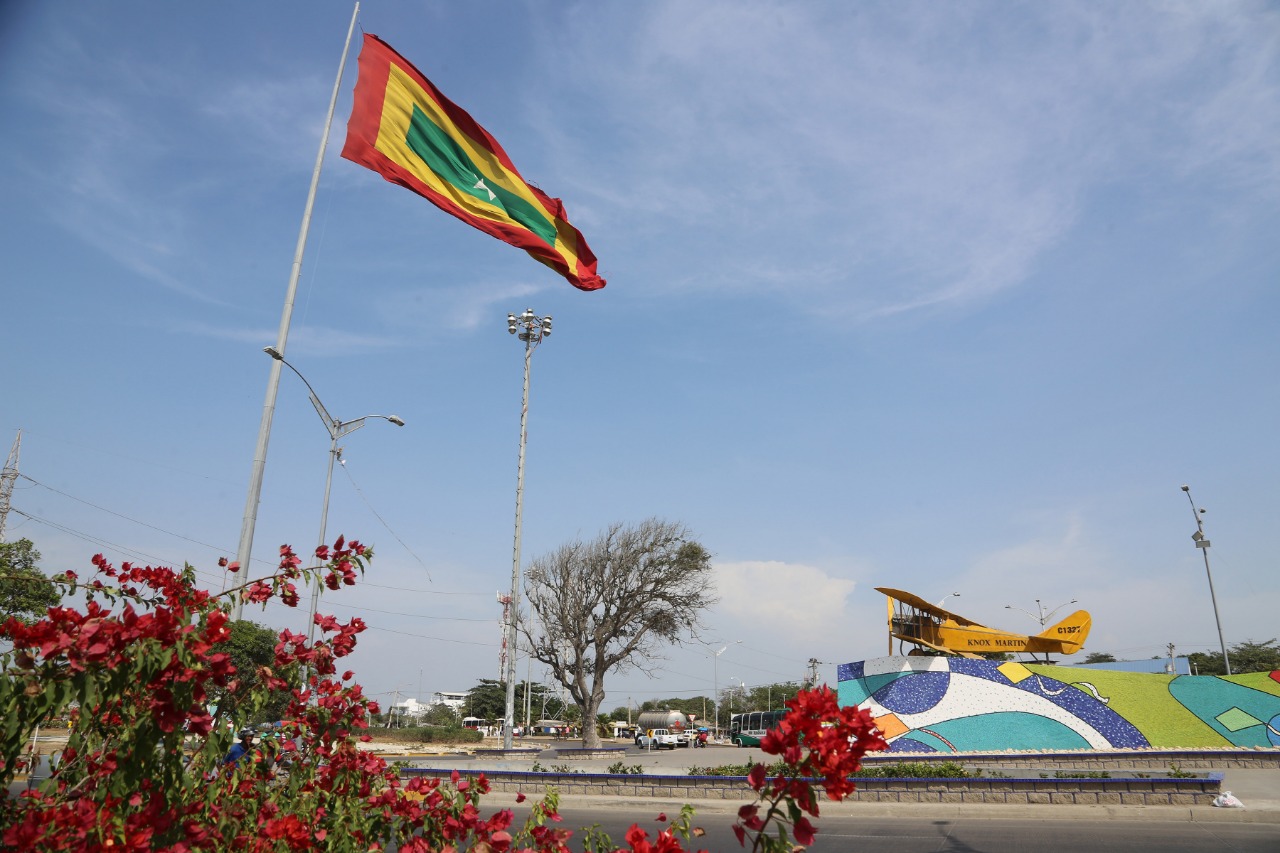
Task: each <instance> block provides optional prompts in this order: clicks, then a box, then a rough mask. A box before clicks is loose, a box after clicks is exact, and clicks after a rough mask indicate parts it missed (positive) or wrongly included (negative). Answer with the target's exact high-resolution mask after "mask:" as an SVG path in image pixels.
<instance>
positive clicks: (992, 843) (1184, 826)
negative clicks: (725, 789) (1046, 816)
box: [492, 800, 1280, 853]
mask: <svg viewBox="0 0 1280 853" xmlns="http://www.w3.org/2000/svg"><path fill="white" fill-rule="evenodd" d="M492 805H495V806H498V805H501V803H499V802H498V801H496V800H495V801H494V802H493V803H492ZM562 814H563V816H564V822H563V823H562V824H561V826H562V827H564V828H567V829H573V830H575V836H576V835H577V834H578V833H577V832H576V831H577V830H578V829H580V828H581V827H583V826H590V825H592V824H599V825H600V827H601V828H603V829H604V831H605V832H607V833H608V834H609V836H610V837H611V838H612V839H613V840H614V841H615V842H617V843H621V841H622V839H623V836H624V834H625V832H626V830H627V827H629V826H630V825H631V824H632V823H637V824H639V825H640V826H641V828H643V829H646V830H648V831H649V832H650V838H653V837H654V834H656V831H657V830H658V829H660V828H661V827H662V824H660V823H658V822H657V821H656V820H653V816H654V814H655V812H654V810H652V809H651V810H650V811H648V812H644V811H637V810H634V809H624V808H618V807H616V806H611V805H608V804H593V805H585V804H579V803H566V804H565V805H564V807H563V809H562ZM519 817H520V818H521V819H522V818H523V815H519ZM733 819H734V815H733V814H731V813H726V812H718V813H709V814H708V813H703V812H699V813H698V815H697V818H696V820H695V822H694V823H695V825H696V826H699V827H701V828H703V829H705V830H706V835H704V836H702V837H701V838H697V839H694V841H693V844H691V845H690V846H691V847H693V848H694V849H706V850H709V851H711V853H741V851H742V849H743V848H742V847H740V846H739V845H738V841H737V839H736V838H735V836H734V834H733V831H732V829H731V827H732V824H733ZM817 825H818V835H817V839H816V840H815V842H814V844H813V845H812V846H811V847H809V848H808V849H809V850H810V851H812V853H846V851H861V850H866V851H875V853H934V851H948V853H968V851H974V852H975V853H976V851H982V853H1028V852H1029V851H1045V853H1059V851H1060V852H1061V853H1218V852H1219V851H1221V853H1275V851H1276V850H1278V849H1280V824H1268V823H1261V824H1259V823H1204V824H1201V823H1192V824H1188V823H1187V822H1186V821H1185V820H1172V821H1164V820H1146V821H1142V822H1133V821H1106V820H1080V819H1073V820H1040V819H1031V818H1007V817H1006V818H937V817H919V816H901V817H866V816H858V815H840V816H835V815H832V816H828V815H827V814H826V811H825V810H824V816H823V817H821V818H820V819H819V820H818V821H817ZM570 846H571V847H573V846H575V845H574V844H573V843H572V842H571V843H570Z"/></svg>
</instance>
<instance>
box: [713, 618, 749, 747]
mask: <svg viewBox="0 0 1280 853" xmlns="http://www.w3.org/2000/svg"><path fill="white" fill-rule="evenodd" d="M741 642H742V641H741V640H734V641H733V643H732V644H726V645H725V647H724V648H722V649H721V650H720V651H718V652H715V656H714V658H713V661H714V666H713V667H712V672H711V677H712V679H713V680H712V682H711V698H712V704H713V705H715V709H716V720H715V733H716V737H717V738H718V737H720V655H722V654H724V653H725V652H727V651H728V650H729V645H737V644H739V643H741Z"/></svg>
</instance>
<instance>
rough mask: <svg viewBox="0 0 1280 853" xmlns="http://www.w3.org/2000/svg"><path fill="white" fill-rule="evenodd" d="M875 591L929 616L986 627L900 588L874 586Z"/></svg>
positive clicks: (958, 623)
mask: <svg viewBox="0 0 1280 853" xmlns="http://www.w3.org/2000/svg"><path fill="white" fill-rule="evenodd" d="M876 592H882V593H884V594H885V595H887V596H889V597H890V598H892V599H893V600H894V601H901V602H902V603H903V604H905V605H907V606H909V607H914V608H915V609H916V610H920V611H923V612H925V613H928V614H929V615H930V616H937V617H938V618H940V619H950V620H952V621H953V622H955V623H956V624H957V625H977V626H978V627H979V628H983V627H986V626H984V625H978V623H977V622H974V621H973V620H972V619H966V618H964V617H963V616H961V615H960V614H958V613H952V612H951V611H950V610H943V609H942V608H941V607H939V606H938V605H936V604H930V603H929V602H927V601H925V600H924V599H923V598H921V597H920V596H918V595H912V594H911V593H909V592H903V591H902V590H900V589H890V588H889V587H887V586H878V587H876Z"/></svg>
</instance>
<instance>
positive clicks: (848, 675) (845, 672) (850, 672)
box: [836, 661, 864, 683]
mask: <svg viewBox="0 0 1280 853" xmlns="http://www.w3.org/2000/svg"><path fill="white" fill-rule="evenodd" d="M863 663H864V662H863V661H854V662H853V663H842V664H840V665H839V666H837V667H836V682H837V683H839V682H841V681H853V680H854V679H855V678H861V677H862V668H863Z"/></svg>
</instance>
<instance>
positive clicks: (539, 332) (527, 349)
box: [502, 308, 551, 749]
mask: <svg viewBox="0 0 1280 853" xmlns="http://www.w3.org/2000/svg"><path fill="white" fill-rule="evenodd" d="M507 331H508V332H510V333H511V334H513V335H516V334H518V335H519V338H520V340H522V341H524V395H523V397H522V399H521V403H520V458H519V461H518V462H517V464H516V531H515V544H514V545H513V547H512V549H511V550H512V553H511V603H510V605H509V610H508V611H507V660H506V664H507V671H506V679H507V715H506V719H505V720H504V721H503V726H502V748H503V749H511V746H512V743H511V736H512V729H513V728H514V727H515V716H516V614H517V612H518V611H519V609H520V606H519V605H520V518H521V510H522V509H523V507H524V448H525V443H526V441H527V440H528V424H529V366H530V364H531V362H532V359H533V351H534V350H535V349H537V347H538V344H540V343H542V339H543V338H545V337H547V336H548V335H550V334H551V315H550V314H548V315H547V316H545V317H539V316H538V315H537V314H534V313H533V309H532V308H526V309H524V313H523V314H521V315H520V316H519V317H517V316H516V315H515V314H508V315H507Z"/></svg>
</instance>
